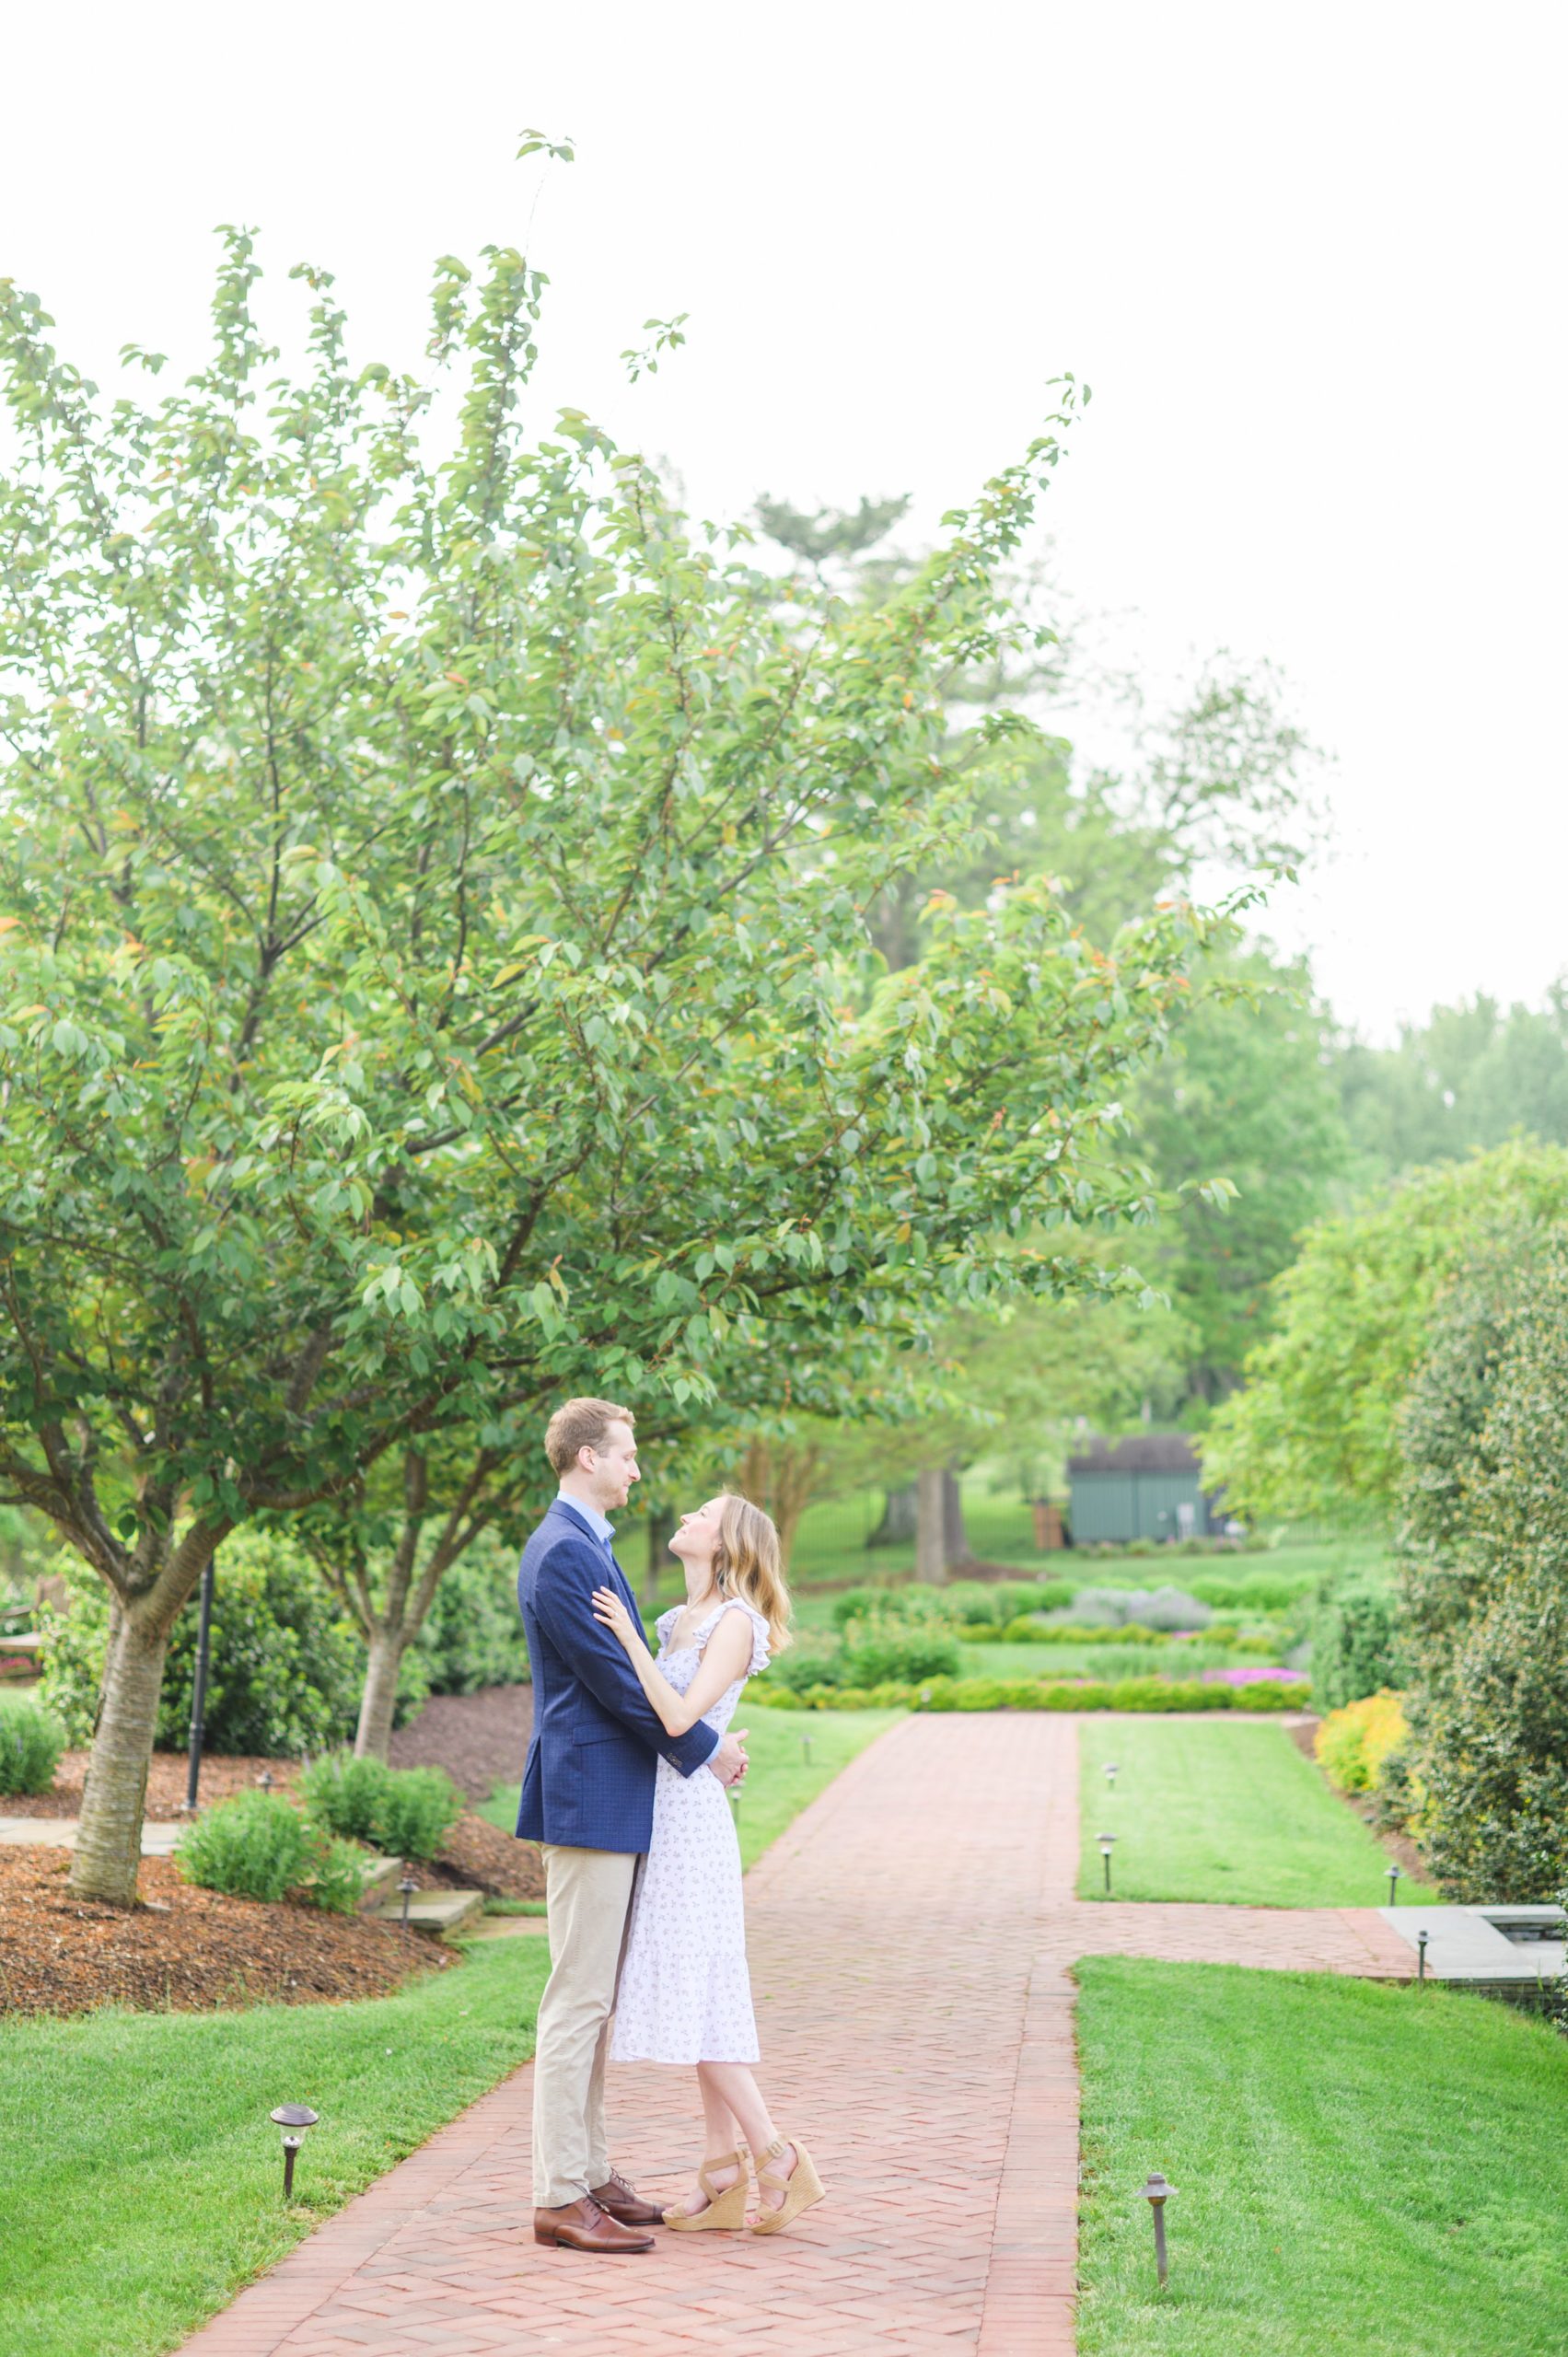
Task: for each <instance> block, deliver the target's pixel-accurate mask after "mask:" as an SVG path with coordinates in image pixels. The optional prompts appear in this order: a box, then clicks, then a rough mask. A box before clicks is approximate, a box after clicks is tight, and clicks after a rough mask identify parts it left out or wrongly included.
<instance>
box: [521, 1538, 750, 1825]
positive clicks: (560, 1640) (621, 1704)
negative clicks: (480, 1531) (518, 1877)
mask: <svg viewBox="0 0 1568 2357" xmlns="http://www.w3.org/2000/svg"><path fill="white" fill-rule="evenodd" d="M596 1587H612V1588H614V1589H615V1590H616V1592H617V1594H618V1595H619V1596H620V1597H621V1602H622V1603H623V1604H624V1605H625V1606H626V1607H627V1608H628V1610H629V1611H630V1612H631V1615H632V1618H633V1620H634V1621H635V1622H636V1624H637V1626H638V1628H639V1629H640V1628H641V1627H642V1625H643V1624H642V1620H641V1617H640V1615H639V1614H638V1611H637V1599H636V1597H635V1596H633V1593H632V1590H631V1588H630V1586H629V1585H628V1584H627V1579H626V1574H625V1573H624V1572H623V1571H622V1570H621V1566H620V1564H619V1563H618V1562H616V1561H615V1558H614V1556H613V1554H611V1552H610V1550H609V1549H608V1548H606V1547H603V1546H601V1545H600V1544H599V1541H598V1538H596V1537H595V1536H594V1532H593V1527H592V1525H591V1524H590V1523H589V1522H588V1521H587V1517H586V1516H585V1515H580V1514H579V1513H578V1512H577V1510H576V1508H575V1506H574V1505H573V1504H571V1502H570V1501H569V1500H568V1499H566V1498H557V1499H556V1501H555V1503H554V1504H553V1505H552V1507H551V1509H550V1511H549V1513H548V1514H547V1515H545V1517H544V1520H543V1521H542V1522H541V1523H540V1526H539V1528H538V1529H537V1530H536V1531H535V1532H534V1534H533V1537H532V1538H530V1539H529V1540H528V1545H527V1546H526V1547H525V1548H524V1550H523V1560H522V1562H521V1564H520V1566H519V1567H518V1571H517V1603H518V1607H519V1608H520V1609H521V1612H522V1616H523V1626H524V1628H525V1629H526V1631H528V1659H529V1661H530V1662H531V1663H532V1665H533V1740H532V1742H531V1743H530V1744H529V1745H528V1764H527V1766H526V1767H525V1768H524V1770H523V1797H522V1805H521V1806H520V1808H519V1809H518V1811H517V1835H518V1839H519V1840H525V1841H551V1842H559V1843H560V1844H562V1845H563V1847H565V1848H568V1849H575V1850H646V1848H647V1846H648V1843H649V1840H651V1839H652V1835H653V1828H654V1779H655V1777H656V1774H657V1772H658V1771H657V1762H658V1759H659V1758H660V1757H661V1756H662V1757H663V1758H664V1759H668V1761H669V1764H670V1766H671V1767H672V1768H678V1769H679V1771H680V1773H681V1774H682V1775H683V1776H690V1775H691V1772H692V1771H693V1770H694V1769H698V1768H701V1767H702V1766H703V1763H704V1761H705V1760H707V1759H710V1758H711V1756H712V1755H713V1753H714V1751H715V1750H716V1749H717V1748H718V1741H719V1738H718V1736H716V1735H715V1734H714V1730H713V1728H712V1727H710V1726H706V1725H704V1724H703V1721H702V1720H701V1719H699V1720H698V1722H697V1724H696V1725H695V1726H694V1727H691V1728H689V1729H688V1730H687V1732H686V1734H684V1735H680V1736H674V1735H668V1734H667V1733H666V1731H665V1729H664V1727H663V1726H662V1725H661V1724H660V1723H659V1720H658V1718H657V1716H656V1713H655V1712H654V1710H653V1708H652V1707H651V1705H650V1703H649V1701H648V1698H647V1696H646V1695H645V1693H644V1691H643V1689H642V1687H641V1685H640V1684H639V1683H638V1680H637V1673H636V1671H635V1670H634V1669H633V1666H632V1665H631V1663H630V1662H629V1661H628V1660H627V1658H626V1652H625V1648H624V1647H623V1646H622V1644H621V1641H620V1639H619V1638H618V1637H616V1636H613V1635H612V1634H611V1632H610V1630H608V1629H607V1628H606V1627H605V1626H604V1624H603V1622H602V1621H598V1620H595V1619H594V1608H593V1593H594V1590H595V1588H596Z"/></svg>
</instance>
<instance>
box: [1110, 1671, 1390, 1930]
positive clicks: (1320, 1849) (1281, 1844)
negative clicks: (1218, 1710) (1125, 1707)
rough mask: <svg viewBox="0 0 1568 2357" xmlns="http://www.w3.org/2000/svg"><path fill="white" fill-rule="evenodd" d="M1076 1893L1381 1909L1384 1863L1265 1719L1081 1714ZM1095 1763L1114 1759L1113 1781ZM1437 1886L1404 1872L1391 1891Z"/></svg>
mask: <svg viewBox="0 0 1568 2357" xmlns="http://www.w3.org/2000/svg"><path fill="white" fill-rule="evenodd" d="M1078 1759H1079V1767H1080V1778H1081V1797H1080V1802H1079V1813H1080V1818H1081V1823H1082V1829H1083V1855H1082V1860H1081V1863H1080V1866H1079V1871H1078V1893H1079V1896H1080V1897H1081V1898H1103V1897H1104V1896H1105V1870H1104V1866H1103V1864H1102V1862H1101V1858H1100V1852H1099V1848H1098V1841H1097V1838H1096V1837H1097V1836H1098V1834H1100V1833H1102V1832H1105V1833H1114V1834H1115V1835H1116V1837H1117V1840H1116V1846H1115V1849H1114V1851H1113V1852H1112V1854H1111V1875H1112V1893H1113V1896H1114V1897H1115V1898H1153V1899H1162V1898H1163V1899H1180V1898H1197V1899H1215V1900H1221V1901H1228V1902H1230V1903H1231V1904H1233V1905H1236V1906H1247V1907H1382V1906H1386V1905H1387V1903H1388V1881H1387V1879H1386V1877H1387V1875H1388V1864H1389V1861H1388V1857H1387V1856H1386V1854H1385V1853H1384V1851H1383V1847H1382V1844H1381V1843H1380V1842H1379V1841H1378V1840H1376V1837H1375V1836H1374V1834H1373V1833H1372V1831H1371V1830H1370V1829H1369V1828H1368V1827H1367V1826H1365V1824H1364V1823H1363V1822H1362V1820H1361V1818H1360V1817H1357V1816H1356V1814H1355V1812H1354V1810H1353V1809H1352V1808H1349V1807H1347V1806H1346V1805H1345V1803H1344V1802H1343V1801H1342V1800H1340V1799H1339V1798H1338V1797H1337V1796H1336V1795H1335V1794H1333V1793H1331V1792H1330V1790H1329V1787H1328V1785H1327V1783H1326V1782H1324V1780H1323V1775H1322V1771H1320V1770H1319V1769H1318V1768H1315V1767H1314V1766H1313V1764H1312V1762H1311V1761H1310V1760H1309V1759H1304V1758H1303V1756H1302V1754H1301V1753H1300V1752H1299V1751H1298V1750H1297V1749H1296V1747H1295V1744H1294V1743H1293V1742H1292V1741H1291V1738H1290V1736H1288V1735H1287V1734H1286V1733H1285V1730H1284V1729H1283V1727H1282V1726H1277V1725H1273V1724H1271V1723H1270V1722H1269V1721H1268V1720H1266V1719H1265V1720H1258V1719H1241V1718H1235V1719H1233V1718H1230V1717H1225V1718H1224V1719H1146V1720H1145V1719H1134V1718H1132V1717H1123V1718H1116V1719H1105V1718H1100V1719H1090V1718H1086V1719H1085V1720H1084V1721H1083V1722H1082V1724H1081V1725H1080V1727H1079V1752H1078ZM1107 1760H1115V1762H1116V1763H1117V1776H1116V1784H1115V1789H1114V1790H1111V1789H1110V1788H1109V1786H1108V1784H1107V1782H1106V1777H1105V1772H1104V1771H1105V1764H1106V1762H1107ZM1435 1897H1436V1893H1435V1892H1434V1890H1432V1889H1431V1888H1430V1887H1429V1886H1428V1885H1426V1884H1424V1883H1418V1882H1415V1881H1413V1880H1411V1879H1406V1880H1404V1881H1402V1882H1401V1884H1400V1904H1401V1905H1403V1904H1404V1903H1405V1902H1406V1901H1407V1900H1408V1901H1409V1902H1410V1903H1411V1904H1412V1905H1413V1904H1415V1903H1416V1901H1417V1900H1418V1899H1421V1898H1435Z"/></svg>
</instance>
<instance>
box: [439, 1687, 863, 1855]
mask: <svg viewBox="0 0 1568 2357" xmlns="http://www.w3.org/2000/svg"><path fill="white" fill-rule="evenodd" d="M908 1715H909V1713H908V1712H907V1711H776V1712H774V1711H765V1710H761V1711H752V1712H751V1713H748V1712H747V1709H746V1698H745V1696H744V1695H742V1696H741V1698H740V1708H739V1710H738V1712H737V1713H736V1724H737V1725H738V1726H743V1727H744V1728H745V1729H746V1730H747V1736H746V1751H747V1756H748V1758H749V1760H750V1762H751V1765H750V1767H749V1769H748V1771H747V1774H746V1782H744V1784H743V1785H742V1786H741V1788H740V1796H739V1797H740V1810H739V1816H738V1830H739V1834H740V1863H741V1864H742V1865H743V1866H750V1865H755V1864H756V1863H757V1860H758V1859H759V1858H760V1857H761V1854H762V1852H763V1851H764V1850H766V1849H768V1848H770V1847H771V1846H772V1843H773V1842H775V1841H776V1840H778V1838H779V1835H780V1834H781V1833H782V1832H783V1831H784V1828H785V1827H786V1826H787V1825H788V1824H789V1823H790V1822H791V1821H792V1819H794V1818H795V1817H798V1816H799V1814H800V1812H801V1810H802V1809H803V1808H805V1807H806V1805H807V1803H808V1802H809V1801H814V1800H815V1799H816V1797H817V1795H818V1794H819V1792H822V1791H823V1790H824V1789H825V1788H826V1787H827V1786H828V1785H829V1784H830V1783H831V1782H832V1781H833V1779H834V1777H835V1776H836V1775H837V1774H838V1773H839V1771H840V1770H841V1769H843V1768H847V1767H848V1766H849V1763H850V1761H851V1760H852V1759H854V1757H855V1755H856V1754H857V1753H858V1752H862V1751H864V1750H865V1747H866V1745H867V1744H868V1743H873V1742H875V1740H876V1738H877V1736H879V1735H884V1734H886V1732H887V1730H888V1729H889V1727H891V1726H897V1724H898V1723H899V1721H900V1719H902V1718H907V1717H908ZM802 1736H806V1737H807V1739H808V1744H809V1749H810V1757H809V1759H807V1747H806V1746H805V1745H803V1744H802V1742H801V1737H802ZM697 1772H698V1774H699V1775H705V1774H706V1773H707V1771H706V1770H705V1769H699V1770H698V1771H697ZM521 1790H522V1787H521V1785H520V1784H501V1785H498V1786H497V1787H496V1789H495V1791H494V1793H492V1794H491V1796H490V1798H489V1799H488V1800H487V1801H486V1802H485V1803H484V1804H483V1805H482V1808H481V1810H480V1815H481V1816H482V1817H488V1818H489V1819H490V1822H491V1823H492V1825H499V1826H500V1827H501V1828H502V1829H503V1830H504V1831H505V1832H507V1833H510V1832H511V1830H512V1829H513V1827H514V1826H515V1825H516V1824H517V1795H518V1794H519V1793H520V1792H521Z"/></svg>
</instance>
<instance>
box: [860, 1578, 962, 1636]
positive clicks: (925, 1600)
mask: <svg viewBox="0 0 1568 2357" xmlns="http://www.w3.org/2000/svg"><path fill="white" fill-rule="evenodd" d="M966 1585H977V1584H974V1583H969V1584H966ZM954 1593H955V1590H954V1589H953V1588H948V1587H927V1586H925V1585H923V1584H922V1583H914V1584H910V1583H906V1584H904V1585H900V1586H899V1587H846V1588H845V1589H844V1591H843V1593H842V1596H834V1598H833V1602H832V1608H831V1612H830V1619H831V1620H832V1623H833V1626H834V1628H835V1629H847V1628H848V1626H849V1624H850V1622H851V1621H852V1620H880V1621H893V1620H898V1621H903V1622H906V1623H908V1624H909V1625H910V1626H912V1627H919V1628H929V1627H931V1626H933V1625H940V1626H942V1627H946V1626H947V1624H948V1623H949V1622H950V1621H951V1620H953V1619H954V1618H955V1617H956V1616H955V1614H954V1610H953V1605H952V1600H951V1599H952V1597H953V1595H954Z"/></svg>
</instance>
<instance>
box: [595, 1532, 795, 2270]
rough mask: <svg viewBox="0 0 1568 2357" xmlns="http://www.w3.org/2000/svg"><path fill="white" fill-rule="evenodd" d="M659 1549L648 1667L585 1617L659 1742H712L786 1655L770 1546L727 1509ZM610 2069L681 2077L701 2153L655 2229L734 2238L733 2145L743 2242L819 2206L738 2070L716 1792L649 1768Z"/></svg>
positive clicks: (738, 1931) (703, 1782) (749, 2025)
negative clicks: (693, 2182)
mask: <svg viewBox="0 0 1568 2357" xmlns="http://www.w3.org/2000/svg"><path fill="white" fill-rule="evenodd" d="M669 1545H670V1552H671V1553H672V1554H674V1555H678V1556H679V1559H680V1562H681V1564H682V1566H683V1568H684V1570H685V1573H686V1602H685V1603H684V1605H681V1606H679V1607H677V1608H675V1609H673V1610H671V1611H669V1612H667V1613H665V1614H664V1615H663V1616H662V1617H661V1619H660V1620H659V1622H658V1637H659V1653H658V1659H657V1661H655V1659H654V1658H653V1656H652V1655H651V1654H650V1653H649V1652H648V1649H647V1646H646V1645H645V1643H644V1642H643V1637H642V1631H640V1630H639V1629H638V1627H637V1625H636V1623H635V1621H634V1620H633V1618H632V1615H631V1614H630V1613H629V1612H628V1611H627V1609H626V1607H625V1605H624V1604H623V1603H622V1602H621V1598H620V1597H619V1596H617V1595H616V1593H615V1591H614V1590H613V1589H612V1588H608V1587H606V1588H600V1589H599V1590H598V1593H597V1594H596V1596H595V1597H594V1612H595V1617H596V1619H598V1620H602V1621H603V1622H604V1624H605V1626H606V1627H607V1628H609V1629H612V1630H613V1631H614V1632H615V1634H616V1635H617V1636H618V1637H619V1638H620V1640H621V1643H622V1644H623V1645H624V1646H625V1648H626V1651H627V1654H628V1655H629V1656H630V1658H631V1662H632V1666H633V1669H634V1670H635V1671H636V1673H637V1676H638V1678H640V1679H641V1681H642V1685H643V1690H644V1692H645V1694H646V1696H647V1698H648V1701H650V1702H651V1704H652V1705H653V1708H654V1710H655V1711H656V1713H657V1714H658V1716H659V1718H660V1719H661V1720H662V1721H663V1723H664V1725H665V1727H666V1728H667V1730H668V1733H669V1734H671V1735H682V1734H684V1733H685V1732H686V1731H687V1730H688V1729H689V1728H691V1727H693V1726H695V1724H697V1721H698V1720H699V1719H703V1720H705V1721H706V1723H707V1724H708V1725H709V1726H711V1727H716V1728H717V1729H718V1731H719V1733H720V1734H721V1735H722V1734H723V1733H724V1732H725V1730H726V1728H727V1726H728V1724H729V1722H730V1719H731V1717H732V1716H733V1714H734V1711H735V1706H736V1704H737V1702H738V1701H739V1699H740V1692H741V1689H742V1688H743V1687H744V1685H745V1683H746V1680H747V1679H748V1678H750V1677H752V1676H753V1675H754V1674H755V1673H756V1672H757V1671H758V1670H760V1669H765V1668H766V1666H767V1664H768V1657H769V1653H770V1650H771V1651H772V1652H777V1651H779V1650H780V1649H781V1648H782V1647H783V1646H784V1645H786V1644H788V1643H789V1594H788V1591H787V1589H786V1588H785V1586H784V1578H783V1573H782V1571H781V1568H780V1561H779V1540H778V1533H777V1531H776V1530H775V1529H774V1528H773V1526H772V1522H771V1521H770V1520H769V1518H768V1516H767V1515H765V1514H763V1513H762V1511H761V1508H760V1507H758V1506H754V1505H752V1504H750V1503H749V1500H748V1499H745V1498H738V1497H729V1496H726V1497H717V1498H710V1499H709V1501H708V1503H707V1504H706V1505H705V1506H700V1507H699V1508H698V1510H697V1512H696V1513H695V1514H688V1515H681V1517H680V1527H679V1530H678V1531H677V1532H676V1534H675V1536H674V1538H672V1539H671V1540H670V1542H669ZM610 2054H611V2057H612V2059H613V2060H614V2061H621V2062H690V2063H694V2064H695V2065H696V2070H697V2084H698V2087H699V2089H700V2091H701V2094H702V2098H703V2120H704V2122H705V2125H706V2137H707V2144H706V2153H705V2155H704V2158H703V2166H702V2167H701V2168H700V2169H699V2170H698V2172H697V2188H698V2189H697V2191H696V2192H695V2193H694V2194H692V2195H691V2197H690V2199H689V2200H686V2201H685V2202H683V2203H681V2204H679V2206H678V2207H677V2208H675V2209H672V2210H667V2211H666V2212H665V2213H664V2214H665V2223H666V2224H667V2225H670V2226H677V2227H680V2228H683V2229H687V2230H696V2229H702V2228H704V2227H726V2226H727V2227H737V2226H744V2225H745V2224H746V2223H747V2217H746V2205H747V2166H746V2159H747V2147H748V2146H749V2148H750V2153H751V2156H752V2158H753V2161H754V2163H755V2165H756V2172H757V2192H758V2210H757V2214H756V2216H755V2218H754V2219H753V2220H752V2222H751V2231H752V2233H753V2234H759V2235H766V2234H776V2233H777V2232H778V2231H779V2229H780V2228H781V2227H783V2226H787V2225H788V2223H790V2220H791V2219H792V2218H795V2217H797V2216H798V2215H799V2213H800V2212H801V2211H802V2210H806V2209H808V2208H809V2207H810V2205H811V2204H812V2203H813V2202H814V2201H819V2200H821V2198H822V2184H821V2180H820V2178H819V2177H818V2175H817V2171H816V2169H815V2168H814V2167H813V2165H812V2162H811V2155H810V2154H809V2153H807V2150H806V2148H805V2146H804V2145H803V2144H801V2143H800V2142H798V2141H796V2142H788V2141H786V2140H785V2139H784V2138H783V2137H781V2136H780V2135H779V2134H778V2132H777V2131H776V2130H775V2128H774V2126H773V2122H772V2119H771V2118H770V2117H769V2113H768V2107H767V2105H766V2104H765V2103H764V2102H763V2100H762V2096H761V2090H760V2089H759V2087H758V2084H757V2082H756V2080H755V2078H754V2077H753V2076H752V2073H751V2069H750V2065H751V2064H752V2063H753V2062H755V2061H757V2060H758V2045H757V2024H756V2019H755V2016H754V2014H753V2013H752V2010H751V1981H750V1976H749V1972H748V1970H747V1966H746V1922H745V1915H744V1910H743V1907H742V1901H741V1892H740V1848H739V1844H738V1841H737V1840H736V1835H735V1822H734V1819H733V1817H731V1815H730V1809H729V1802H728V1798H727V1796H726V1793H725V1790H724V1787H723V1785H722V1784H720V1782H718V1780H717V1778H716V1777H714V1776H679V1775H678V1774H677V1773H676V1771H675V1770H674V1769H673V1768H671V1767H669V1766H668V1764H667V1762H666V1761H664V1760H663V1759H661V1760H660V1761H659V1763H658V1774H657V1780H656V1784H655V1787H654V1829H653V1836H652V1839H651V1840H650V1842H649V1845H648V1854H647V1856H646V1858H645V1860H644V1863H643V1867H642V1871H641V1873H640V1874H639V1875H638V1878H637V1888H636V1895H635V1897H634V1898H633V1901H632V1915H631V1922H630V1924H629V1926H628V1930H627V1935H626V1952H625V1955H624V1956H623V1957H622V1959H621V1979H620V1981H619V1983H618V1985H617V1989H616V1998H615V2029H614V2036H613V2040H612V2043H611V2046H610Z"/></svg>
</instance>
